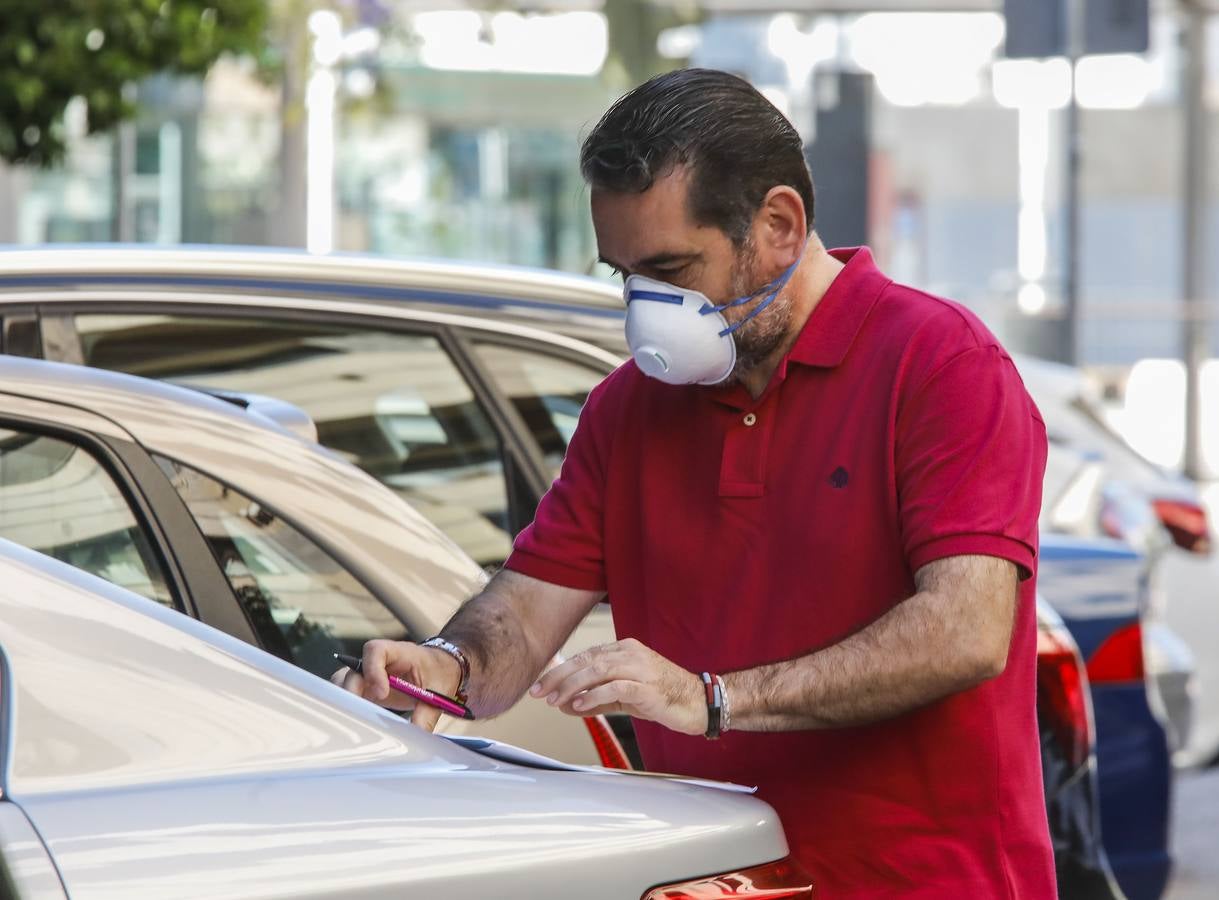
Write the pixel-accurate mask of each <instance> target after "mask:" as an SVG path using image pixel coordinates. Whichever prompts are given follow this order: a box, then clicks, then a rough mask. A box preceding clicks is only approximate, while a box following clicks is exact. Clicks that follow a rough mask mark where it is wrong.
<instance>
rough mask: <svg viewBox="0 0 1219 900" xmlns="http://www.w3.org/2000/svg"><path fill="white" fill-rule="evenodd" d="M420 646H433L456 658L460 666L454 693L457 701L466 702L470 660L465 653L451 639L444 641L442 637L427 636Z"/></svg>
mask: <svg viewBox="0 0 1219 900" xmlns="http://www.w3.org/2000/svg"><path fill="white" fill-rule="evenodd" d="M419 646H420V647H435V648H436V649H437V650H443V651H444V652H445V653H447V654H449V656H451V657H453V659H455V660H457V665H458V666H460V667H461V683H460V684H459V685H457V693H456V695H454V699H456V700H457V701H458V702H459V703H465V702H466V689H467V688H468V687H469V685H470V661H469V660H468V659H466V655H465V654H464V653H462V652H461V648H460V647H458V646H457V645H456V644H454V643H453V642H451V641H446V640H445V639H444V638H442V637H434V638H428V639H427V640H426V641H424V642H423V643H422V644H420V645H419Z"/></svg>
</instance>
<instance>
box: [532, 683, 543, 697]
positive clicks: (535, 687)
mask: <svg viewBox="0 0 1219 900" xmlns="http://www.w3.org/2000/svg"><path fill="white" fill-rule="evenodd" d="M529 693H530V694H532V695H533V696H535V697H536V696H537V695H538V694H540V693H542V686H541V685H540V684H538V683H537V682H534V685H533V687H531V688H530V689H529Z"/></svg>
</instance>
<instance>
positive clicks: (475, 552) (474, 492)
mask: <svg viewBox="0 0 1219 900" xmlns="http://www.w3.org/2000/svg"><path fill="white" fill-rule="evenodd" d="M76 328H77V331H78V333H79V335H80V339H81V348H82V351H83V355H84V360H83V361H84V363H85V364H86V365H90V366H96V367H98V368H103V369H113V370H118V371H123V372H128V373H131V374H134V375H143V376H146V377H151V378H159V379H164V380H169V381H174V382H179V383H183V384H188V385H194V386H199V387H209V388H220V389H225V390H229V391H237V392H246V393H256V394H264V395H267V396H270V397H276V398H278V399H280V400H285V401H287V402H289V403H292V404H295V405H296V406H298V407H300V408H301V409H303V410H304V411H305V412H306V413H308V414H309V416H310V417H311V418H312V419H313V421H314V423H315V424H316V425H317V430H318V440H319V442H320V443H321V444H323V445H324V446H326V447H329V448H331V449H332V450H335V451H337V452H338V453H340V454H342V455H343V456H344V457H346V458H347V459H348V460H350V461H351V462H353V463H355V464H356V465H357V466H359V467H360V468H362V469H364V470H365V471H366V472H368V473H370V474H371V475H373V476H374V477H375V478H377V479H379V480H380V481H382V482H383V483H384V484H386V485H387V486H389V487H390V488H391V489H393V490H394V491H395V492H396V493H398V494H400V495H401V496H402V497H403V498H404V499H406V500H407V501H408V502H409V503H411V505H412V506H414V507H415V508H416V509H417V510H419V512H421V513H422V514H423V515H424V516H426V517H427V518H428V519H430V520H431V521H432V523H433V524H435V525H436V526H438V527H439V528H440V529H441V530H442V531H444V532H445V533H446V534H447V535H448V536H449V537H450V538H452V539H453V540H454V541H455V542H456V543H457V544H458V545H459V546H460V547H461V548H462V549H463V550H465V551H466V552H467V553H469V554H470V556H472V557H473V558H474V560H475V561H476V562H478V563H479V564H480V565H487V564H492V563H497V562H501V561H503V560H504V559H505V558H506V557H507V556H508V554H509V553H510V552H511V549H512V533H511V523H510V521H509V510H508V494H507V488H506V484H505V477H504V467H503V460H502V448H501V447H500V442H499V436H498V434H497V433H496V431H495V428H494V426H493V425H492V423H491V421H490V420H489V419H488V417H487V415H486V414H485V413H484V411H483V409H482V407H481V406H480V405H479V403H478V401H477V398H476V397H475V395H474V392H473V390H472V389H471V388H470V386H469V384H468V383H467V382H466V380H465V378H464V377H463V376H462V374H461V372H460V371H459V370H458V368H457V366H456V365H455V364H454V362H453V360H452V359H451V358H450V357H449V355H448V353H447V352H446V351H445V349H444V347H443V346H442V345H441V343H440V341H439V340H438V339H437V338H436V337H434V336H432V335H428V334H408V333H401V332H396V331H383V330H378V329H369V328H359V327H348V326H345V325H329V324H315V323H308V322H289V321H271V320H267V319H245V318H215V317H203V316H184V315H122V314H119V315H80V316H77V317H76Z"/></svg>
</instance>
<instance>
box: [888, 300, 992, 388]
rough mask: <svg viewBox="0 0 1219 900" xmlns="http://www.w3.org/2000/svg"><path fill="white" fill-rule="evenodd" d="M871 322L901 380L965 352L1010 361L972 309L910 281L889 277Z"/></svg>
mask: <svg viewBox="0 0 1219 900" xmlns="http://www.w3.org/2000/svg"><path fill="white" fill-rule="evenodd" d="M869 324H870V325H871V326H872V327H873V328H875V329H876V333H877V334H878V336H879V337H880V338H881V340H883V341H884V342H885V343H887V344H889V348H890V349H891V350H892V352H893V353H894V355H895V357H896V358H897V359H899V360H900V369H901V371H902V374H903V375H904V376H905V378H904V379H903V380H904V381H906V383H907V385H908V386H911V387H913V386H917V385H918V384H921V383H922V382H924V381H925V380H926V379H927V378H928V377H930V376H931V375H932V374H934V373H935V372H936V371H937V370H938V369H940V368H941V367H943V366H944V365H946V364H948V363H949V362H952V361H953V360H954V359H956V358H957V357H959V356H961V355H963V354H972V355H974V356H985V357H988V358H992V359H994V360H995V361H996V363H999V364H1004V365H1010V364H1011V359H1010V357H1009V356H1008V353H1007V351H1006V350H1005V349H1004V348H1003V345H1002V344H1001V343H1000V342H999V339H998V338H997V337H995V335H994V334H993V333H992V332H991V330H990V329H989V328H987V327H986V324H985V323H984V322H983V321H982V320H981V319H980V318H979V317H978V315H977V314H976V313H974V312H973V311H972V310H971V309H969V308H968V307H966V306H965V305H964V304H961V303H958V302H957V301H954V300H950V299H948V298H947V297H941V296H938V295H936V294H932V293H929V292H927V291H924V290H920V289H918V288H915V287H911V286H909V285H905V284H900V283H898V282H891V283H890V284H889V285H888V287H886V288H885V290H884V292H883V294H882V295H881V297H880V298H879V301H878V302H877V304H876V308H875V309H874V310H873V313H872V316H871V317H870V322H869Z"/></svg>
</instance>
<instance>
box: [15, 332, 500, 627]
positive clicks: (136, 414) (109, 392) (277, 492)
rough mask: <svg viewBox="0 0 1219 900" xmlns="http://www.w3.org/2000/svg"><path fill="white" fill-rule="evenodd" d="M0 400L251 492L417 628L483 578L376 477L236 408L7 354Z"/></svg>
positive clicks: (435, 621) (129, 378) (128, 378)
mask: <svg viewBox="0 0 1219 900" xmlns="http://www.w3.org/2000/svg"><path fill="white" fill-rule="evenodd" d="M0 393H3V394H8V395H10V396H20V397H26V398H30V399H31V400H36V401H40V402H44V403H45V402H51V403H55V404H57V405H60V406H62V407H65V408H70V409H73V410H82V409H83V410H88V411H89V412H90V413H92V414H94V415H95V416H98V417H101V418H102V419H104V420H105V421H106V422H108V423H112V424H115V425H117V426H119V427H120V428H121V429H123V431H125V432H126V433H127V434H128V435H130V436H131V437H132V438H133V439H134V440H135V441H136V442H138V443H139V444H141V445H142V446H143V447H144V448H145V449H146V450H148V451H149V452H152V453H156V454H160V455H163V456H166V457H168V458H170V459H172V460H175V461H177V462H180V463H183V464H185V465H187V466H190V467H191V468H195V469H198V470H200V471H202V472H204V473H205V474H207V475H210V476H211V477H213V478H216V479H218V480H220V481H222V482H225V483H227V484H229V485H230V486H232V487H233V488H236V489H237V490H238V491H240V492H242V493H244V494H248V495H251V496H252V497H254V498H256V499H257V500H258V501H259V503H260V504H262V505H264V506H266V508H268V509H269V510H271V511H272V512H275V513H277V514H279V515H282V516H284V517H285V518H286V519H288V521H290V522H291V523H292V524H293V526H294V527H296V528H297V529H298V530H300V531H303V532H304V533H306V534H308V535H309V536H310V537H311V538H313V539H314V540H316V541H318V542H319V543H320V544H322V545H323V546H324V547H325V548H326V550H327V551H329V552H330V553H331V554H332V555H333V556H335V557H336V558H337V559H338V560H339V561H340V562H343V563H345V564H346V565H348V566H349V567H355V563H353V561H356V560H358V561H359V562H358V570H359V572H360V575H361V577H362V578H363V579H364V580H366V581H367V582H368V585H367V586H368V587H369V588H371V589H372V590H373V591H374V592H375V593H377V594H378V595H379V596H381V597H383V598H384V599H386V600H387V602H390V603H392V604H393V605H394V606H395V610H396V611H397V612H398V613H399V614H400V615H403V616H404V617H406V621H407V623H408V624H409V625H412V626H414V627H419V628H426V629H436V628H439V627H440V626H441V625H443V624H444V623H445V622H446V621H447V620H448V618H449V616H451V615H452V613H453V612H454V610H455V609H456V604H458V603H460V602H461V601H463V600H465V599H466V597H468V596H469V595H470V594H471V593H472V592H473V591H474V590H476V589H477V587H478V585H479V584H480V583H481V582H482V580H483V577H484V576H483V573H482V570H481V569H479V567H478V566H477V565H476V564H475V563H474V562H473V560H471V559H470V558H469V556H467V555H466V554H465V553H464V552H463V551H462V550H461V549H460V548H458V546H457V545H456V544H455V543H453V542H452V541H451V540H450V539H449V538H448V537H446V536H445V535H443V534H442V533H441V532H440V531H439V530H438V529H437V528H436V527H435V526H433V525H432V524H431V523H429V522H428V521H426V520H425V519H424V518H423V516H422V515H420V514H419V513H417V512H416V511H415V510H414V509H412V508H411V507H410V505H409V504H407V503H406V501H404V500H403V499H402V498H401V497H399V496H398V495H396V494H395V493H394V492H393V491H391V490H390V489H389V488H387V487H385V486H384V485H382V484H381V483H380V482H378V481H377V480H376V479H374V478H373V477H372V476H370V475H368V474H366V473H365V472H363V471H361V470H360V469H358V468H357V467H356V466H354V465H352V464H351V463H349V462H347V461H346V460H344V459H342V458H341V457H339V456H338V455H337V454H335V453H332V452H331V451H329V450H326V449H325V448H323V447H320V446H318V445H317V444H314V443H310V442H308V441H305V440H303V439H302V438H300V437H298V436H297V435H295V434H292V433H291V432H289V431H288V430H286V429H284V428H282V427H280V426H279V425H276V424H275V423H273V422H271V421H270V420H268V419H265V418H263V417H261V416H259V415H257V414H253V413H250V412H247V411H245V410H243V409H241V408H240V407H238V406H235V405H233V404H231V403H228V402H225V401H223V400H218V399H216V398H214V397H211V396H208V395H206V394H204V393H202V392H200V391H195V390H191V389H188V388H184V387H179V386H176V385H172V384H167V383H164V382H158V381H152V380H149V379H145V378H139V377H137V376H133V375H125V374H121V373H117V372H109V371H103V370H100V369H92V368H88V367H86V366H78V365H68V364H64V363H53V362H46V361H42V360H31V359H24V358H20V357H12V356H4V355H0ZM406 598H411V603H410V604H409V606H408V604H407V603H406ZM419 616H422V617H423V619H424V621H419Z"/></svg>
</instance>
